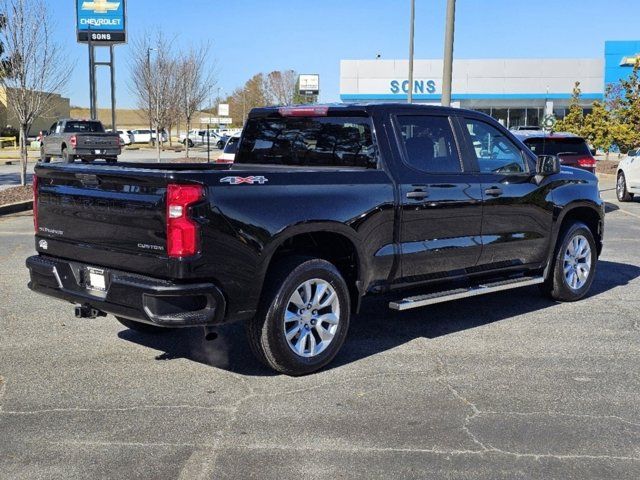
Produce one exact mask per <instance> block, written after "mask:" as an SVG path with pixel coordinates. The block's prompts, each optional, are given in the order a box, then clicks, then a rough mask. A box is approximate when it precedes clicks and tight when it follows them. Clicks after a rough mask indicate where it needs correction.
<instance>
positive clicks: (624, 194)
mask: <svg viewBox="0 0 640 480" xmlns="http://www.w3.org/2000/svg"><path fill="white" fill-rule="evenodd" d="M616 195H617V197H618V201H620V202H630V201H632V200H633V193H629V191H628V190H627V178H626V177H625V176H624V172H620V173H618V179H617V181H616Z"/></svg>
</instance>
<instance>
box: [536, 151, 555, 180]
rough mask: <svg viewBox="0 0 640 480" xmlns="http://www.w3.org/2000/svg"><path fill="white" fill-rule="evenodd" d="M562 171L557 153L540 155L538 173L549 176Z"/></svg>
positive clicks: (537, 166) (537, 162)
mask: <svg viewBox="0 0 640 480" xmlns="http://www.w3.org/2000/svg"><path fill="white" fill-rule="evenodd" d="M556 173H560V158H558V156H557V155H538V160H537V161H536V175H541V176H547V175H554V174H556Z"/></svg>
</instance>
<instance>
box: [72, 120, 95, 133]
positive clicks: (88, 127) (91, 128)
mask: <svg viewBox="0 0 640 480" xmlns="http://www.w3.org/2000/svg"><path fill="white" fill-rule="evenodd" d="M64 131H65V133H104V127H103V126H102V124H101V123H100V122H67V124H66V125H65V127H64Z"/></svg>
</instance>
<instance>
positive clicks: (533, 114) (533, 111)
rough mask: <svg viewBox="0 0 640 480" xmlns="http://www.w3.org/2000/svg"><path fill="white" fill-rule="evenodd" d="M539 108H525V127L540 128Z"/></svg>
mask: <svg viewBox="0 0 640 480" xmlns="http://www.w3.org/2000/svg"><path fill="white" fill-rule="evenodd" d="M540 110H541V109H540V108H527V121H526V125H529V126H532V127H538V126H540Z"/></svg>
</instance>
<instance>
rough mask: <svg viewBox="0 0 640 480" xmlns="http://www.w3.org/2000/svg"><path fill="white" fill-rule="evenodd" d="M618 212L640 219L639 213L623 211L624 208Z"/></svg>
mask: <svg viewBox="0 0 640 480" xmlns="http://www.w3.org/2000/svg"><path fill="white" fill-rule="evenodd" d="M617 211H618V212H622V213H626V214H627V215H631V216H632V217H636V218H640V215H638V214H637V213H631V212H630V211H628V210H623V209H622V208H620V209H618V210H617Z"/></svg>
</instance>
